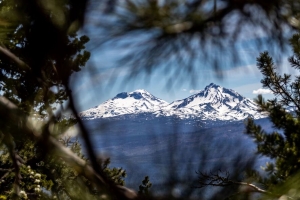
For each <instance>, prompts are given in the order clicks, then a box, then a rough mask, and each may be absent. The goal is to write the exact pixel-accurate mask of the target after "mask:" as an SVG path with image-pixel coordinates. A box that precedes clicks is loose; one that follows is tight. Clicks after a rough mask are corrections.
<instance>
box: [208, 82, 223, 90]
mask: <svg viewBox="0 0 300 200" xmlns="http://www.w3.org/2000/svg"><path fill="white" fill-rule="evenodd" d="M209 88H222V87H221V86H219V85H217V84H214V83H210V84H209V85H207V86H206V87H205V89H204V90H208V89H209Z"/></svg>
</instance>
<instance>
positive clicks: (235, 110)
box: [156, 83, 266, 120]
mask: <svg viewBox="0 0 300 200" xmlns="http://www.w3.org/2000/svg"><path fill="white" fill-rule="evenodd" d="M156 114H157V116H160V115H164V116H172V115H176V116H178V117H180V118H196V117H200V118H202V119H212V120H242V119H245V118H247V117H253V118H254V119H259V118H263V117H266V116H265V115H263V114H262V113H260V112H258V108H257V105H256V104H255V103H254V102H253V101H251V100H250V99H247V98H245V97H243V96H241V95H240V94H238V93H237V92H235V91H234V90H230V89H226V88H223V87H220V86H218V85H216V84H214V83H211V84H210V85H208V86H206V87H205V89H204V90H202V91H200V92H199V93H197V94H194V95H192V96H190V97H188V98H186V99H183V100H178V101H174V102H172V103H170V104H169V105H168V106H166V107H165V108H163V109H162V110H160V111H159V112H156Z"/></svg>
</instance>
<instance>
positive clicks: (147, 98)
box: [79, 89, 168, 119]
mask: <svg viewBox="0 0 300 200" xmlns="http://www.w3.org/2000/svg"><path fill="white" fill-rule="evenodd" d="M167 105H168V103H167V102H166V101H163V100H161V99H159V98H157V97H155V96H153V95H152V94H150V93H149V92H147V91H146V90H142V89H140V90H135V91H133V92H130V93H127V92H122V93H119V94H117V96H115V97H114V98H113V99H109V100H107V101H105V102H104V103H102V104H100V105H99V106H96V107H94V108H90V109H88V110H86V111H83V112H81V113H79V116H80V117H82V118H88V119H95V118H106V117H115V116H119V115H124V114H139V113H145V112H147V113H148V112H154V111H155V110H160V109H161V108H162V107H165V106H167Z"/></svg>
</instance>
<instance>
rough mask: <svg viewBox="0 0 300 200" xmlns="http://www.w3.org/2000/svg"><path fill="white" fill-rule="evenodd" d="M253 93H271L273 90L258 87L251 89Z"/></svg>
mask: <svg viewBox="0 0 300 200" xmlns="http://www.w3.org/2000/svg"><path fill="white" fill-rule="evenodd" d="M253 94H273V92H272V91H271V90H269V89H263V88H259V89H257V90H253Z"/></svg>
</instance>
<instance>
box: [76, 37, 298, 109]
mask: <svg viewBox="0 0 300 200" xmlns="http://www.w3.org/2000/svg"><path fill="white" fill-rule="evenodd" d="M255 37H257V34H256V36H255ZM255 37H254V38H253V37H251V34H248V33H245V34H244V37H243V38H242V39H240V40H238V41H237V42H236V44H234V45H236V47H237V50H238V52H237V55H236V56H239V57H240V58H241V59H240V60H241V62H238V63H233V62H230V60H229V59H227V58H226V53H227V54H228V52H224V55H225V56H224V55H223V57H222V56H221V57H220V59H223V60H221V62H222V66H221V69H222V70H221V71H222V74H223V78H222V79H220V78H218V76H217V73H216V71H215V70H213V67H212V64H211V63H209V62H204V60H203V59H202V60H201V59H198V60H197V59H195V62H194V69H195V70H194V72H193V74H194V75H195V77H196V78H195V80H196V81H195V82H193V84H192V83H191V74H185V73H182V74H176V73H174V71H172V69H173V68H178V67H182V66H179V65H178V64H177V63H176V62H175V63H172V64H171V65H170V64H168V65H166V64H164V63H163V62H162V64H161V66H157V67H156V68H155V70H154V71H152V73H150V74H147V73H145V72H144V71H142V72H140V73H139V74H138V75H137V76H136V77H134V78H130V79H128V78H127V76H128V74H129V73H130V72H131V68H130V67H128V66H125V65H122V63H119V62H117V60H118V59H119V58H121V57H122V56H123V55H125V54H127V53H128V52H130V51H129V50H128V49H124V48H118V47H117V46H110V45H106V46H104V47H102V48H101V49H100V48H94V49H89V46H87V50H89V51H91V54H92V57H91V59H90V61H89V62H88V64H87V66H86V67H84V68H83V70H82V71H80V72H78V73H75V74H74V75H73V76H72V79H71V84H72V86H73V95H74V96H75V98H76V100H77V106H78V110H79V111H83V110H86V109H88V108H91V107H94V106H96V105H99V104H101V103H103V102H104V101H106V100H108V99H110V98H113V97H114V96H115V95H117V94H118V93H120V92H131V91H134V90H136V89H145V90H147V91H148V92H150V93H152V94H153V95H154V96H156V97H158V98H161V99H163V100H165V101H167V102H172V101H174V100H178V99H183V98H186V97H188V96H190V95H192V94H194V93H195V92H197V91H199V90H203V89H204V88H205V86H207V85H209V84H210V83H212V82H213V83H215V84H218V85H220V86H222V87H225V88H228V89H233V90H235V91H237V92H238V93H240V94H241V95H243V96H245V97H247V98H250V99H253V98H255V97H256V96H257V94H258V93H261V92H266V91H263V90H262V85H261V83H260V80H261V79H262V75H261V73H260V72H259V70H258V69H257V67H256V58H257V57H258V55H259V53H260V52H262V51H266V50H268V51H270V50H271V51H273V52H277V53H278V52H279V48H278V50H277V49H276V47H274V46H272V48H273V49H269V48H270V47H269V46H268V44H267V43H266V44H264V45H262V46H261V47H260V49H258V48H257V46H256V45H255V42H256V38H255ZM260 37H265V36H264V35H263V34H262V35H261V36H260ZM93 42H94V41H93V39H92V40H91V42H90V43H91V44H93ZM274 48H275V49H274ZM211 51H212V52H214V49H211ZM221 53H222V52H221ZM229 53H231V52H229ZM279 54H280V52H279ZM280 55H281V56H280V57H281V63H280V64H278V66H280V68H279V70H280V71H281V72H285V73H291V74H294V73H295V71H293V70H292V69H290V67H289V65H288V62H287V58H288V56H290V55H291V51H290V50H288V51H286V52H284V53H282V54H280ZM170 77H171V78H172V79H171V80H173V82H172V84H168V83H169V82H168V81H169V80H170V79H169V78H170ZM264 96H265V97H266V98H272V97H273V96H272V95H271V94H264Z"/></svg>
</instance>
